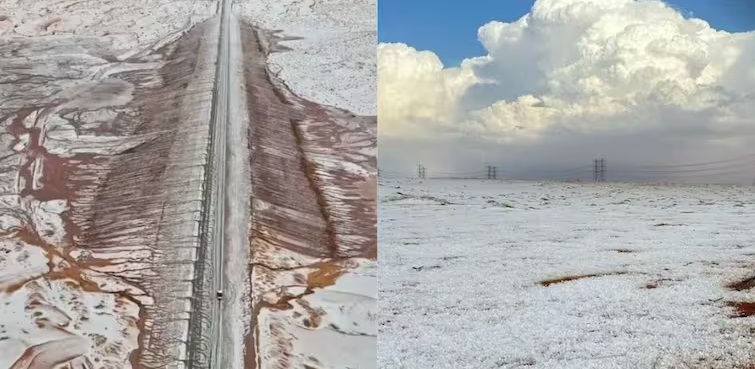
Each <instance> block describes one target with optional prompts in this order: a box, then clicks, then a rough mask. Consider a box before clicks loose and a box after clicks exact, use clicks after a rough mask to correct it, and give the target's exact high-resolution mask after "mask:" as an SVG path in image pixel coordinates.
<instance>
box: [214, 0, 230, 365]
mask: <svg viewBox="0 0 755 369" xmlns="http://www.w3.org/2000/svg"><path fill="white" fill-rule="evenodd" d="M221 1H222V5H221V6H222V8H221V11H220V40H219V50H218V61H217V66H216V69H215V80H216V90H215V93H214V96H213V100H214V101H213V109H214V113H215V114H214V115H213V117H212V119H213V121H212V125H213V130H214V134H213V142H212V150H211V152H212V158H211V160H212V170H213V171H214V178H213V183H214V185H213V187H214V188H213V190H212V191H211V196H212V199H211V201H210V203H211V204H212V207H213V208H212V218H211V220H210V222H211V227H212V228H211V230H212V231H211V235H212V236H211V237H212V238H211V242H210V244H209V246H210V247H211V248H212V251H211V254H212V256H211V258H212V270H213V274H212V284H211V285H212V294H213V295H214V294H215V293H216V291H220V290H225V286H224V281H225V278H224V271H223V266H224V265H223V264H224V261H223V260H224V257H223V254H224V246H225V245H224V242H225V207H226V202H225V187H226V185H225V179H226V163H227V161H226V141H227V133H226V132H227V128H228V122H229V120H230V107H229V102H228V101H229V96H230V88H231V83H230V80H231V76H230V73H231V68H230V56H229V55H230V48H231V36H230V23H231V22H230V18H231V1H232V0H221ZM223 301H224V300H221V299H217V298H216V299H214V300H213V302H212V304H211V308H210V317H211V319H212V320H211V324H210V345H211V353H210V362H209V364H210V368H217V369H220V368H223V361H222V352H223V350H222V347H223V342H222V338H223V305H222V304H223Z"/></svg>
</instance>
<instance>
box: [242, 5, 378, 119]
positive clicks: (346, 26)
mask: <svg viewBox="0 0 755 369" xmlns="http://www.w3.org/2000/svg"><path fill="white" fill-rule="evenodd" d="M234 3H235V4H236V7H237V8H238V9H239V12H240V14H241V15H242V16H244V17H248V19H249V20H251V22H252V23H253V24H255V25H256V26H258V27H261V28H264V29H268V30H280V31H281V36H284V37H287V38H289V41H286V42H284V43H283V45H284V46H286V47H288V48H290V49H291V50H288V51H285V52H279V53H274V54H272V55H270V56H269V57H268V62H269V64H270V68H271V69H272V70H273V71H274V72H276V73H278V76H279V77H280V78H281V79H282V80H283V81H284V82H285V83H286V85H288V87H289V88H291V90H292V91H293V92H294V93H295V94H297V95H299V96H301V97H303V98H306V99H310V100H313V101H317V102H318V103H321V104H326V105H330V106H335V107H338V108H342V109H346V110H349V111H352V112H354V113H356V114H359V115H375V114H377V104H376V99H377V83H376V81H377V63H376V58H377V49H376V47H377V1H376V0H312V1H300V0H234Z"/></svg>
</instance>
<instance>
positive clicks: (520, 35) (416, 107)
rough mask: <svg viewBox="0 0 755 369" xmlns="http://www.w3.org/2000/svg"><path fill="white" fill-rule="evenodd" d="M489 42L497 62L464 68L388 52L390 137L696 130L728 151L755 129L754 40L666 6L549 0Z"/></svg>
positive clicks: (494, 32) (384, 92) (502, 137)
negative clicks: (711, 134) (727, 138)
mask: <svg viewBox="0 0 755 369" xmlns="http://www.w3.org/2000/svg"><path fill="white" fill-rule="evenodd" d="M465 31H467V30H459V32H465ZM478 39H479V41H480V42H481V43H482V45H483V46H484V47H485V49H486V51H487V55H485V56H482V57H476V58H471V59H467V60H466V61H465V62H463V63H462V65H461V66H460V67H458V68H443V66H442V64H441V62H440V61H439V59H438V58H437V56H436V55H435V54H433V53H432V52H429V51H417V50H415V49H413V48H411V47H408V46H406V45H402V44H383V45H380V46H379V49H378V65H379V66H378V68H379V72H378V99H379V113H378V117H379V122H380V135H381V138H383V139H387V140H390V139H391V138H397V137H400V138H402V140H404V142H410V141H411V140H412V139H418V140H419V139H423V140H427V139H428V138H429V137H438V136H442V137H443V139H444V140H446V139H448V138H449V137H454V136H455V137H464V139H465V140H470V137H477V140H479V141H485V142H498V143H501V144H510V145H524V144H525V143H526V144H528V145H536V144H537V143H538V142H543V141H544V140H545V137H550V135H552V133H553V132H563V131H567V132H571V133H579V134H582V135H590V134H596V132H600V131H603V132H604V133H605V132H610V131H626V132H632V131H635V132H640V131H643V130H644V131H648V130H651V131H655V132H665V133H666V134H674V132H676V131H680V132H683V131H688V130H690V129H692V128H694V129H699V130H702V131H710V130H714V131H716V132H719V133H721V134H720V135H719V136H717V137H716V142H718V143H720V142H723V141H725V137H724V138H723V139H722V138H721V135H724V136H725V135H726V134H729V135H730V138H731V140H734V141H737V140H739V141H741V139H740V138H738V137H736V136H737V134H738V133H741V132H742V129H746V128H750V129H751V130H752V129H755V120H753V118H752V117H755V109H753V108H752V107H753V106H755V63H753V61H755V32H749V33H728V32H724V31H718V30H715V29H713V28H711V27H710V26H709V25H708V24H707V23H706V22H705V21H703V20H700V19H685V18H684V17H683V16H682V15H681V14H679V13H678V12H677V11H676V10H675V9H673V8H671V7H669V6H667V5H666V4H664V3H663V2H660V1H657V0H642V1H634V0H539V1H537V2H536V3H535V4H534V5H533V7H532V10H531V12H530V13H529V14H527V15H525V16H524V17H522V18H521V19H519V20H518V21H515V22H511V23H503V22H496V21H493V22H490V23H488V24H485V25H483V26H482V27H480V28H479V30H478ZM690 117H692V118H693V119H690ZM604 133H603V134H604ZM698 140H700V145H706V144H708V143H709V142H708V141H710V140H708V141H706V140H707V139H706V138H704V137H698ZM473 141H474V140H473ZM750 144H755V142H750ZM381 145H382V144H381ZM729 146H731V145H729ZM382 151H384V150H382Z"/></svg>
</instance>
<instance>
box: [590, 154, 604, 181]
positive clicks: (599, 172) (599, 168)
mask: <svg viewBox="0 0 755 369" xmlns="http://www.w3.org/2000/svg"><path fill="white" fill-rule="evenodd" d="M592 173H593V179H594V180H595V182H605V181H606V159H604V158H596V159H595V160H594V161H593V170H592Z"/></svg>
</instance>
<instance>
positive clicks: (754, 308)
mask: <svg viewBox="0 0 755 369" xmlns="http://www.w3.org/2000/svg"><path fill="white" fill-rule="evenodd" d="M727 305H729V306H731V307H733V308H734V309H736V314H735V315H734V317H735V318H744V317H748V316H752V315H755V302H728V303H727Z"/></svg>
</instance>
